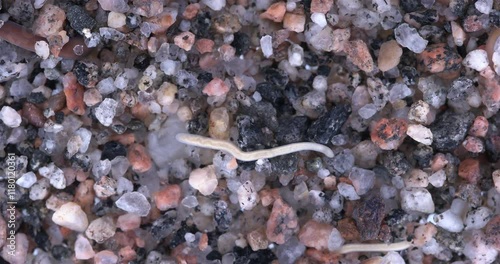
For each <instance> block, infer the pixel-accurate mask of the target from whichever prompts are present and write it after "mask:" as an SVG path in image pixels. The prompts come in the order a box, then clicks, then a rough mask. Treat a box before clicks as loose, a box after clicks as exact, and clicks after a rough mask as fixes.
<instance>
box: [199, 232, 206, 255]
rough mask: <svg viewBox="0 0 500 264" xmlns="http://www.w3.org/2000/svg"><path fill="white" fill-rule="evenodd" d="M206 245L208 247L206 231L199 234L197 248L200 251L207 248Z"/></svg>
mask: <svg viewBox="0 0 500 264" xmlns="http://www.w3.org/2000/svg"><path fill="white" fill-rule="evenodd" d="M207 247H208V235H207V233H203V234H201V237H200V242H199V243H198V248H199V249H200V250H201V251H205V249H207Z"/></svg>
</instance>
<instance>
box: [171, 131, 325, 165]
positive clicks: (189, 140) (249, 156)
mask: <svg viewBox="0 0 500 264" xmlns="http://www.w3.org/2000/svg"><path fill="white" fill-rule="evenodd" d="M175 138H176V139H177V141H179V142H181V143H184V144H187V145H191V146H196V147H201V148H208V149H215V150H222V151H226V152H228V153H230V154H231V155H233V156H234V157H235V158H236V159H238V160H241V161H253V160H258V159H267V158H274V157H277V156H281V155H286V154H290V153H294V152H298V151H303V150H312V151H316V152H321V153H323V154H325V156H327V157H329V158H332V157H333V151H332V150H331V149H330V148H328V147H327V146H324V145H321V144H317V143H311V142H301V143H293V144H289V145H285V146H279V147H276V148H272V149H262V150H256V151H250V152H244V151H241V150H240V149H239V148H238V147H236V146H235V145H233V144H232V143H231V142H227V141H224V140H218V139H212V138H208V137H203V136H198V135H192V134H186V133H180V134H177V135H176V136H175Z"/></svg>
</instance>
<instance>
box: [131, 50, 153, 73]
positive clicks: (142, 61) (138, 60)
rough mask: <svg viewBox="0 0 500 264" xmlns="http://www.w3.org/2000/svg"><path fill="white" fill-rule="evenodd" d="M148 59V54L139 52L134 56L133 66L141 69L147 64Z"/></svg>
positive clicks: (149, 58) (149, 59)
mask: <svg viewBox="0 0 500 264" xmlns="http://www.w3.org/2000/svg"><path fill="white" fill-rule="evenodd" d="M150 61H151V57H149V55H148V54H146V53H141V54H139V55H137V57H135V59H134V67H136V68H137V69H139V70H141V71H143V70H145V69H146V68H147V67H148V66H149V63H150Z"/></svg>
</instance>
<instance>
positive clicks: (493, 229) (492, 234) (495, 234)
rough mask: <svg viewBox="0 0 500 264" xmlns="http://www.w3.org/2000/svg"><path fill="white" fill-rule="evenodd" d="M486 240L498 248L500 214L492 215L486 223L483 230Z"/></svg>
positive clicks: (499, 248) (499, 240)
mask: <svg viewBox="0 0 500 264" xmlns="http://www.w3.org/2000/svg"><path fill="white" fill-rule="evenodd" d="M484 233H485V234H486V242H487V243H488V244H490V245H491V246H492V247H494V248H495V249H496V250H500V215H497V216H495V217H493V218H492V219H491V220H490V221H489V222H488V224H486V228H485V232H484Z"/></svg>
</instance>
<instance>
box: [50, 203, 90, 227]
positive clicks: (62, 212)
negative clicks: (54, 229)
mask: <svg viewBox="0 0 500 264" xmlns="http://www.w3.org/2000/svg"><path fill="white" fill-rule="evenodd" d="M52 221H54V223H56V224H57V225H60V226H64V227H66V228H68V229H71V230H74V231H77V232H83V231H85V230H86V229H87V226H88V224H89V222H88V219H87V215H86V214H85V212H84V211H83V210H82V208H81V207H80V205H78V204H76V203H73V202H68V203H65V204H63V205H61V207H59V209H58V210H57V211H56V212H55V213H54V214H53V215H52Z"/></svg>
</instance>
